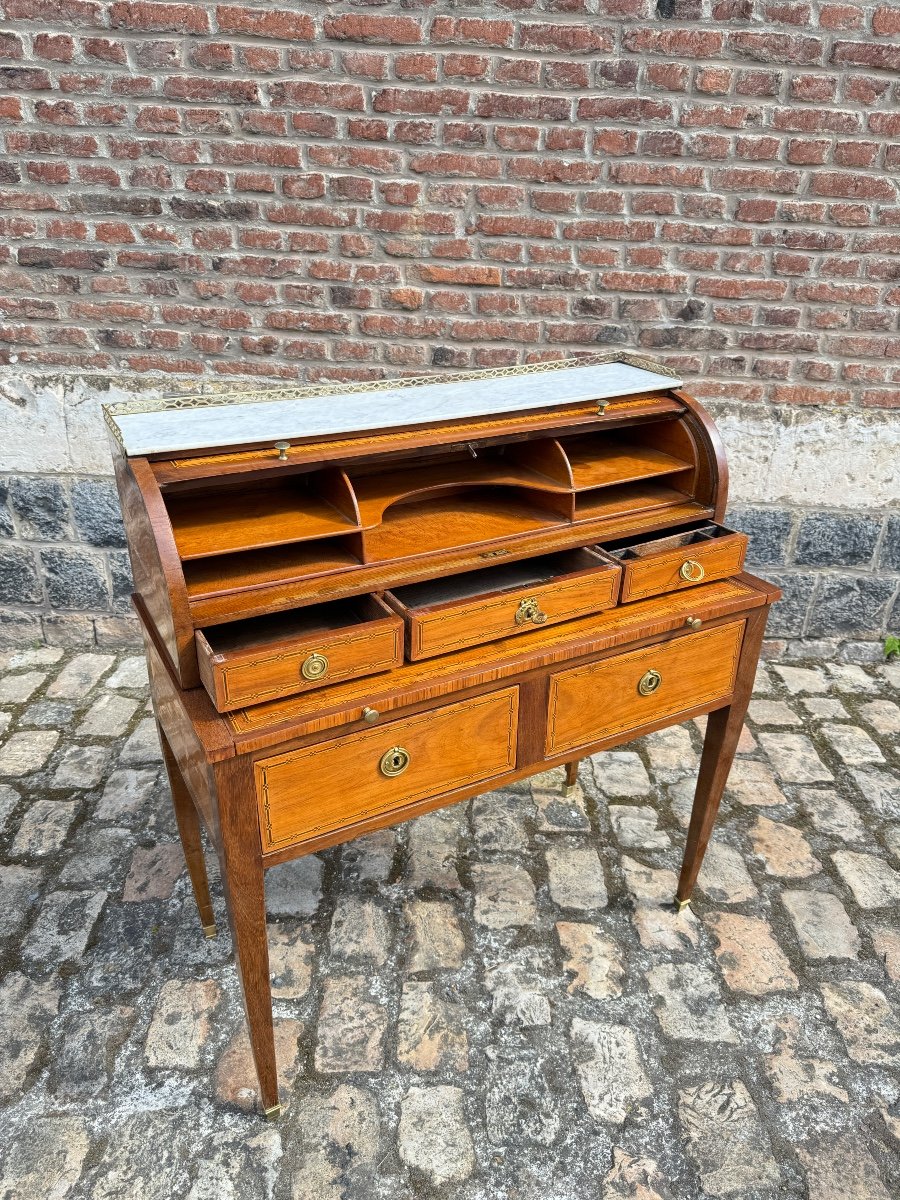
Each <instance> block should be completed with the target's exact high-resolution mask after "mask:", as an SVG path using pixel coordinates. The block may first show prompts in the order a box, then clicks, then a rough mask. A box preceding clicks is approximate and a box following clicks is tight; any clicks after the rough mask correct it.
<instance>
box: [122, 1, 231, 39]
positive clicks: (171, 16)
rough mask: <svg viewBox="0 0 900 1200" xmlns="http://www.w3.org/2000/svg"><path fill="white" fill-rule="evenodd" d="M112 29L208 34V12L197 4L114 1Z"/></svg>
mask: <svg viewBox="0 0 900 1200" xmlns="http://www.w3.org/2000/svg"><path fill="white" fill-rule="evenodd" d="M109 23H110V25H111V26H112V28H113V29H133V30H138V31H140V32H142V33H208V32H209V15H208V12H207V9H206V8H204V7H203V5H200V4H165V3H163V4H158V3H154V2H153V0H134V2H133V3H132V2H128V0H117V2H116V3H114V4H111V5H110V9H109Z"/></svg>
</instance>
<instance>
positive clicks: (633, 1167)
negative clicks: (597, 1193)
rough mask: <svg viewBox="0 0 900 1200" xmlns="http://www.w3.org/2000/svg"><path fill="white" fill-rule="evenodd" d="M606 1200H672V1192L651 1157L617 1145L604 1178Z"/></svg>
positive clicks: (604, 1196) (604, 1199)
mask: <svg viewBox="0 0 900 1200" xmlns="http://www.w3.org/2000/svg"><path fill="white" fill-rule="evenodd" d="M603 1200H672V1192H671V1191H670V1190H669V1187H668V1183H667V1181H666V1177H665V1175H664V1174H663V1172H662V1170H661V1168H660V1166H659V1164H658V1163H656V1162H654V1160H653V1159H652V1158H645V1157H638V1156H636V1155H632V1154H629V1153H628V1152H627V1151H625V1150H623V1149H622V1148H621V1146H614V1147H613V1162H612V1166H611V1167H610V1169H609V1171H608V1172H607V1174H606V1175H604V1176H603Z"/></svg>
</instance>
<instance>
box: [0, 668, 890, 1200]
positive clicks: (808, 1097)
mask: <svg viewBox="0 0 900 1200" xmlns="http://www.w3.org/2000/svg"><path fill="white" fill-rule="evenodd" d="M0 667H2V676H0V730H2V739H0V780H2V782H0V819H2V822H3V834H2V842H0V846H2V862H3V864H4V865H3V867H2V872H0V891H2V903H0V932H2V935H3V937H4V939H5V940H4V943H3V951H2V959H0V968H2V979H0V1025H2V1036H0V1093H2V1094H0V1103H2V1105H3V1106H4V1107H3V1109H2V1115H0V1152H2V1167H0V1197H2V1198H4V1200H12V1198H15V1200H46V1198H48V1197H52V1198H53V1200H65V1198H67V1197H72V1198H78V1197H95V1198H97V1200H107V1198H108V1200H113V1198H114V1200H173V1198H178V1200H180V1198H182V1197H187V1198H189V1200H256V1198H257V1197H259V1198H263V1197H273V1198H275V1200H301V1198H302V1200H306V1198H307V1197H308V1198H311V1200H312V1198H315V1200H338V1198H344V1200H347V1198H349V1200H353V1198H356V1197H365V1198H367V1200H368V1198H370V1197H371V1198H389V1200H394V1198H401V1197H427V1196H440V1197H451V1198H454V1200H456V1198H458V1200H463V1198H465V1200H476V1198H478V1200H481V1198H485V1200H486V1198H491V1200H493V1198H495V1197H496V1198H501V1200H514V1198H516V1200H532V1198H539V1200H570V1198H571V1200H592V1198H597V1200H615V1198H621V1197H632V1198H634V1200H655V1198H657V1197H662V1198H665V1197H669V1198H674V1200H693V1198H694V1197H703V1196H736V1197H741V1198H746V1200H761V1198H763V1197H773V1198H774V1197H778V1198H779V1200H780V1198H782V1197H791V1198H793V1197H796V1198H798V1200H800V1198H806V1197H808V1198H809V1200H832V1198H833V1200H888V1198H889V1197H896V1196H898V1195H900V1168H898V1142H900V991H898V986H900V927H898V924H897V916H898V913H900V750H898V746H900V739H898V734H900V707H898V687H900V667H898V666H871V667H868V666H867V667H860V666H857V665H850V664H839V663H827V662H806V663H791V664H789V665H781V664H777V663H773V662H770V663H769V664H768V665H767V666H766V667H765V668H764V669H762V670H761V672H760V678H759V681H758V689H757V695H756V698H755V699H754V701H753V704H752V707H751V711H750V719H749V722H748V729H747V730H746V731H745V734H744V737H743V741H742V744H741V747H740V754H739V758H738V761H737V763H736V765H735V768H734V771H733V774H732V778H731V784H730V787H729V790H728V793H727V797H726V801H725V803H724V806H723V813H722V819H721V821H720V824H719V826H718V829H717V833H716V836H715V838H714V841H713V844H712V846H711V848H710V852H709V855H708V858H707V863H706V866H705V867H704V872H703V875H702V877H701V883H702V888H701V889H700V891H699V893H698V894H697V896H696V900H695V913H694V914H693V915H692V914H690V913H688V914H684V915H682V916H680V917H679V916H676V915H675V913H674V911H673V910H672V909H671V907H669V904H670V901H671V898H672V895H673V892H674V886H675V871H676V870H677V867H678V864H679V861H680V855H681V847H682V844H683V838H684V829H685V824H686V820H687V814H688V808H689V803H690V797H691V790H692V782H693V777H694V771H695V769H696V765H697V752H698V748H699V745H700V730H699V728H698V727H697V726H696V725H694V724H690V725H688V726H685V727H681V728H677V729H673V730H670V731H668V732H665V733H661V734H657V735H654V736H652V737H648V738H645V739H643V740H642V741H641V742H637V743H634V744H633V745H631V746H629V747H627V748H625V749H623V750H621V751H618V752H615V753H609V754H602V755H597V756H595V757H594V758H593V760H586V761H585V762H584V763H583V764H582V766H581V772H580V783H579V786H578V788H577V789H576V791H575V793H574V794H573V795H572V796H570V797H566V796H565V795H564V794H563V791H562V787H561V773H560V772H552V773H549V774H548V775H546V776H543V777H539V778H537V779H535V780H533V781H532V783H531V784H530V785H518V786H516V787H513V788H511V789H510V790H508V791H505V792H497V793H493V794H490V795H486V796H482V797H480V798H478V799H476V800H474V801H472V802H471V803H469V804H464V805H461V806H458V807H456V808H454V809H451V810H445V811H444V812H441V813H435V814H432V815H429V816H426V817H422V818H419V819H418V820H416V821H411V822H409V823H408V824H407V825H405V826H403V827H402V828H399V829H397V830H394V831H387V832H381V833H376V834H373V835H371V836H369V837H366V838H363V839H361V840H359V841H357V842H354V843H351V844H348V845H347V846H345V847H343V848H338V849H335V850H333V851H329V852H327V853H324V854H320V855H318V856H316V857H314V858H307V859H303V860H300V861H298V862H296V863H293V864H288V865H286V866H283V867H279V868H276V869H275V870H273V871H272V872H271V873H270V874H269V876H268V902H269V909H270V913H271V924H270V927H269V931H270V944H271V951H272V966H273V975H274V980H275V992H276V996H277V1000H276V1007H277V1016H278V1047H279V1058H280V1067H281V1079H282V1083H283V1085H284V1088H285V1092H286V1098H287V1101H288V1107H287V1110H286V1112H285V1115H284V1117H283V1118H282V1120H281V1121H280V1122H277V1123H275V1124H271V1125H267V1124H266V1123H265V1122H263V1121H262V1120H261V1119H260V1118H259V1117H258V1116H256V1115H253V1114H252V1112H251V1111H250V1110H251V1109H252V1106H253V1103H254V1090H253V1089H254V1081H253V1076H252V1073H251V1071H250V1067H249V1062H248V1048H247V1043H246V1040H245V1035H244V1032H243V1025H242V1019H241V1010H240V999H239V992H238V984H237V979H236V975H235V968H234V965H233V963H232V960H231V947H230V944H229V939H228V936H227V933H222V934H220V936H219V938H218V940H217V941H214V942H205V941H204V940H203V938H202V937H201V934H200V928H199V921H198V918H197V914H196V910H195V908H194V904H193V899H192V897H191V895H190V892H189V887H188V883H187V878H186V875H185V872H184V868H183V862H182V858H181V853H180V849H179V847H178V845H177V842H176V833H175V828H174V823H173V819H172V814H171V810H170V802H169V797H168V791H167V787H166V785H165V783H164V782H163V780H162V778H161V765H160V757H159V747H158V744H157V741H156V736H155V732H154V727H153V724H152V721H151V720H150V719H149V717H148V708H147V698H146V690H145V689H146V677H145V673H144V668H143V661H142V660H141V659H139V658H136V657H134V656H133V652H127V653H123V654H121V655H119V656H118V657H117V656H115V655H113V654H112V653H108V654H102V653H89V654H73V653H67V654H64V653H63V652H62V651H61V650H58V649H51V648H43V649H34V650H23V651H9V652H5V653H3V654H0ZM216 896H217V900H216V903H217V907H218V909H219V917H220V923H221V927H222V928H223V929H224V927H225V920H224V914H223V913H222V903H221V893H220V890H219V889H218V888H216Z"/></svg>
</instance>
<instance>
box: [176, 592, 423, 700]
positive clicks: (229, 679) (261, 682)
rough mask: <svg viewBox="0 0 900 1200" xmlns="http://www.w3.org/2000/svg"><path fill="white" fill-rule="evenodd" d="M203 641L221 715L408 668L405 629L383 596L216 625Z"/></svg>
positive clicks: (206, 680) (202, 633)
mask: <svg viewBox="0 0 900 1200" xmlns="http://www.w3.org/2000/svg"><path fill="white" fill-rule="evenodd" d="M196 641H197V659H198V662H199V666H200V678H201V679H202V681H203V685H204V687H205V688H206V690H207V691H208V692H209V694H210V696H211V698H212V701H213V703H214V704H215V706H216V708H217V709H218V710H219V712H230V711H231V710H232V709H235V708H244V707H246V706H248V705H252V704H261V703H263V701H265V700H276V699H278V698H279V697H280V696H293V695H296V694H297V693H298V692H307V691H309V690H310V689H311V688H320V687H325V686H327V685H328V684H332V683H339V682H340V681H341V680H344V679H356V678H358V677H359V676H362V675H374V674H376V673H377V672H379V671H389V670H390V669H391V668H392V667H396V666H399V665H400V664H401V663H402V662H403V622H402V621H401V620H400V618H399V617H398V616H397V615H396V614H395V613H392V612H391V610H390V609H389V608H387V607H386V606H385V605H384V603H383V602H382V601H381V600H379V599H378V598H377V597H376V596H358V597H356V598H355V599H353V600H336V601H334V602H333V603H331V604H314V605H311V606H310V607H309V608H300V609H296V610H293V611H291V612H285V613H273V614H272V615H271V616H268V617H254V618H251V619H250V620H247V621H235V622H233V623H232V624H229V625H214V626H212V627H211V628H209V629H201V630H198V631H197V634H196Z"/></svg>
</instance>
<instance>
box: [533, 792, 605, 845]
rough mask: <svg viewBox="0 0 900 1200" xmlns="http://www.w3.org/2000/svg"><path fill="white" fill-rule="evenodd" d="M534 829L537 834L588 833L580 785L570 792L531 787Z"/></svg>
mask: <svg viewBox="0 0 900 1200" xmlns="http://www.w3.org/2000/svg"><path fill="white" fill-rule="evenodd" d="M531 796H532V800H533V801H534V818H533V820H534V827H535V829H536V830H537V831H538V832H539V833H589V832H590V828H591V823H590V820H589V819H588V815H587V811H586V810H585V807H584V792H583V791H582V790H581V785H580V784H577V783H576V784H575V786H574V787H573V788H572V789H571V790H567V789H563V788H559V787H558V788H554V789H552V790H548V789H545V788H538V787H532V789H531Z"/></svg>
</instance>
